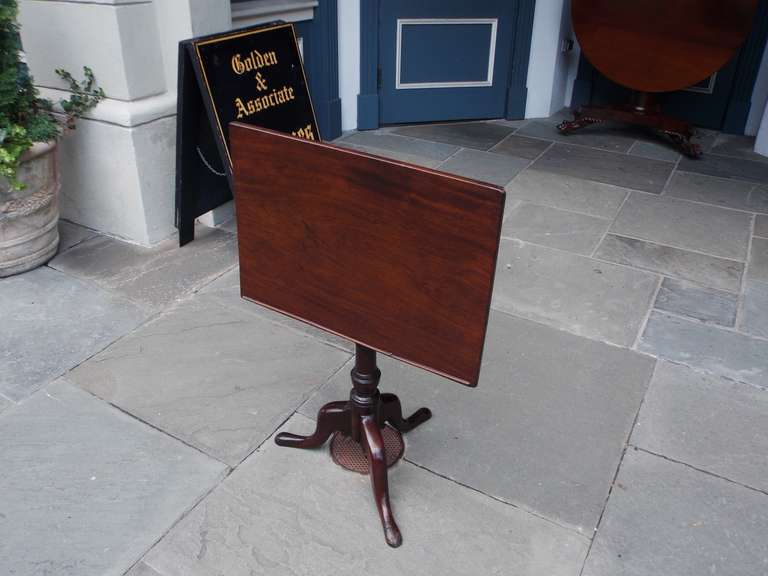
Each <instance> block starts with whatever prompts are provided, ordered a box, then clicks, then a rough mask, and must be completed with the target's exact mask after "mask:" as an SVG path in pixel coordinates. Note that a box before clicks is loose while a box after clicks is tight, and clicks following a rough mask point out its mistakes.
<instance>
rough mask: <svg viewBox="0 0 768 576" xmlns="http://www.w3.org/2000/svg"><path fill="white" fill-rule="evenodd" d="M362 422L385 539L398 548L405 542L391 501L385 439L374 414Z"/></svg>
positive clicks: (374, 494)
mask: <svg viewBox="0 0 768 576" xmlns="http://www.w3.org/2000/svg"><path fill="white" fill-rule="evenodd" d="M361 424H362V428H363V437H362V441H363V445H364V446H365V451H366V453H367V454H368V465H369V466H370V468H371V487H372V488H373V498H374V500H376V507H377V508H378V509H379V517H381V525H382V527H383V528H384V539H385V540H386V541H387V544H389V545H390V546H392V547H393V548H397V547H398V546H400V544H402V543H403V537H402V536H401V535H400V529H399V528H398V527H397V523H396V522H395V517H394V516H393V514H392V505H391V504H390V503H389V485H388V481H387V456H386V453H385V451H384V440H383V439H382V437H381V430H379V426H378V424H376V420H375V418H374V417H373V416H363V417H362V421H361Z"/></svg>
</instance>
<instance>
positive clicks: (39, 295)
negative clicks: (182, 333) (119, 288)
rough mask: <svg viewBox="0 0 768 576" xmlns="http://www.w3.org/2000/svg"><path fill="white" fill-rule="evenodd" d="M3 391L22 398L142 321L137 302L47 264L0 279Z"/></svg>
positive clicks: (0, 374) (0, 378) (0, 386)
mask: <svg viewBox="0 0 768 576" xmlns="http://www.w3.org/2000/svg"><path fill="white" fill-rule="evenodd" d="M0 310H2V311H3V312H2V323H3V327H2V330H0V366H2V370H0V393H2V394H3V395H5V396H7V397H8V398H10V399H11V400H14V401H19V400H22V399H24V398H26V397H27V396H29V395H30V394H32V393H33V392H34V391H35V390H38V389H39V388H41V387H42V386H45V385H46V384H47V383H48V382H50V381H51V380H53V379H54V378H56V377H58V376H60V375H61V374H64V373H65V372H66V371H67V370H69V369H71V368H73V367H75V366H77V365H78V364H79V363H80V362H82V361H83V360H85V359H86V358H88V357H89V356H91V355H93V354H95V353H96V352H98V351H99V350H101V349H102V348H104V347H105V346H107V345H108V344H109V343H110V342H113V341H114V340H116V339H118V338H120V337H121V336H122V335H123V334H125V333H126V332H129V331H130V330H132V329H134V328H135V327H136V326H138V325H139V324H141V323H142V322H143V321H144V320H145V319H146V317H147V313H146V312H145V311H144V310H142V309H141V308H139V307H138V306H136V305H135V304H133V303H131V302H129V301H127V300H126V299H124V298H120V297H119V296H116V295H114V294H110V293H108V292H105V291H104V290H101V289H100V288H97V287H96V286H93V285H89V284H86V283H84V282H81V281H80V280H77V279H75V278H72V277H70V276H67V275H66V274H62V273H61V272H57V271H56V270H52V269H50V268H48V267H46V266H43V267H41V268H37V269H35V270H32V271H30V272H26V273H24V274H20V275H18V276H13V277H11V278H5V279H3V280H2V281H0Z"/></svg>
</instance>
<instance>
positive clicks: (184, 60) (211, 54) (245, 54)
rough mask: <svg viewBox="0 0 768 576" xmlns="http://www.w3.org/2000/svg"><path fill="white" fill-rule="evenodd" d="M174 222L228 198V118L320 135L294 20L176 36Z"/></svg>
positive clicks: (190, 220)
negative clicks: (180, 38)
mask: <svg viewBox="0 0 768 576" xmlns="http://www.w3.org/2000/svg"><path fill="white" fill-rule="evenodd" d="M178 91H179V96H178V116H177V128H176V227H177V228H178V229H179V244H180V245H182V246H183V245H184V244H186V243H187V242H189V241H190V240H192V239H193V238H194V222H195V218H197V217H198V216H200V215H202V214H205V213H206V212H208V211H209V210H213V209H214V208H216V207H217V206H220V205H221V204H223V203H224V202H227V201H228V200H231V199H232V190H233V185H232V159H231V156H230V150H229V134H228V129H227V127H228V126H229V123H230V122H232V121H233V120H237V121H239V122H244V123H247V124H253V125H256V126H262V127H264V128H270V129H272V130H277V131H280V132H285V133H288V134H292V135H294V136H299V137H301V138H306V139H307V140H319V139H320V133H319V130H318V126H317V120H316V119H315V112H314V109H313V108H312V99H311V98H310V95H309V88H308V86H307V79H306V76H305V75H304V68H303V66H302V63H301V56H300V54H299V47H298V43H297V41H296V34H295V32H294V30H293V25H291V24H286V23H283V22H273V23H270V24H265V25H261V26H256V27H251V28H243V29H240V30H233V31H231V32H228V33H226V34H214V35H211V36H204V37H200V38H193V39H191V40H184V41H182V42H180V43H179V87H178Z"/></svg>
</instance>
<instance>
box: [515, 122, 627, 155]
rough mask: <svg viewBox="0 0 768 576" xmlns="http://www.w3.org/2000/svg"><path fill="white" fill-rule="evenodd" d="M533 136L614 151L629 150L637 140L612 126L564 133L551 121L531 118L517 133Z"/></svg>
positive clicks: (591, 127)
mask: <svg viewBox="0 0 768 576" xmlns="http://www.w3.org/2000/svg"><path fill="white" fill-rule="evenodd" d="M518 134H519V135H521V136H532V137H535V138H542V139H546V140H553V141H555V142H565V143H567V144H578V145H580V146H589V147H591V148H601V149H603V150H610V151H612V152H627V150H629V149H630V148H631V147H632V144H633V143H634V142H635V138H636V136H635V135H634V134H632V133H630V132H628V131H626V130H616V129H615V128H614V127H612V126H590V127H588V128H585V129H583V130H579V131H577V132H573V133H571V134H562V133H561V132H560V131H559V130H558V129H557V127H556V125H554V126H553V125H552V124H551V123H550V122H542V121H540V120H531V121H530V122H528V123H527V124H526V125H525V126H522V127H521V128H520V129H519V130H518V131H517V132H515V135H518Z"/></svg>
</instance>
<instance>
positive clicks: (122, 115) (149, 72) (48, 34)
mask: <svg viewBox="0 0 768 576" xmlns="http://www.w3.org/2000/svg"><path fill="white" fill-rule="evenodd" d="M19 9H20V13H19V20H20V24H21V33H22V42H23V44H24V49H25V52H26V58H27V62H28V63H29V66H30V69H31V71H32V74H33V75H34V78H35V84H36V85H37V86H38V87H39V88H40V91H41V93H42V95H43V96H46V97H49V98H52V99H54V100H56V99H58V98H59V97H62V96H66V92H63V91H62V89H63V88H65V87H66V86H65V84H64V83H63V82H62V81H61V80H59V79H58V77H57V76H56V75H55V73H54V70H55V69H56V68H65V69H67V70H69V71H70V72H72V73H73V74H74V75H75V76H80V75H81V73H82V67H83V65H87V66H90V67H91V68H93V70H94V73H95V75H96V78H97V81H98V83H99V85H100V86H101V87H102V88H103V89H104V91H105V92H106V94H107V100H105V101H104V102H102V103H101V104H99V106H98V107H97V108H95V109H94V110H92V111H91V112H89V113H88V114H87V116H86V118H84V119H83V120H82V121H81V122H80V123H79V125H78V128H77V129H76V130H75V131H74V132H71V133H69V134H67V135H65V136H64V137H63V138H62V142H61V147H60V160H61V163H60V166H61V179H62V198H61V211H62V216H63V217H64V218H66V219H68V220H72V221H73V222H77V223H79V224H82V225H85V226H88V227H91V228H95V229H97V230H100V231H102V232H105V233H107V234H110V235H113V236H117V237H120V238H124V239H126V240H129V241H132V242H136V243H139V244H144V245H151V244H154V243H157V242H159V241H160V240H163V239H164V238H167V237H169V236H170V235H172V234H173V233H174V232H175V228H174V171H175V134H176V119H175V114H176V71H177V59H178V42H179V40H182V39H185V38H189V37H192V36H196V35H200V34H207V33H213V32H218V31H222V30H227V29H229V28H230V27H231V20H230V7H229V0H154V1H153V0H65V1H61V0H21V1H20V3H19Z"/></svg>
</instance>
